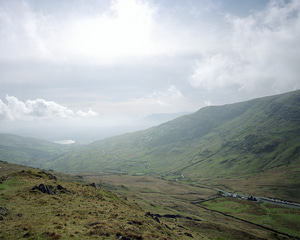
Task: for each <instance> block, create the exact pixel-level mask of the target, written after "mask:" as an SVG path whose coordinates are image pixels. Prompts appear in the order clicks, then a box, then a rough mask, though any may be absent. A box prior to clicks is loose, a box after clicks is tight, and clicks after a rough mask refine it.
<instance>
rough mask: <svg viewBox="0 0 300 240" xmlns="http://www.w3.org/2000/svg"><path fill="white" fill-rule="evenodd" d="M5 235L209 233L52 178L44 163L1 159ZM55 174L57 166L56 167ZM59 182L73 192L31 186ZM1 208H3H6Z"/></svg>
mask: <svg viewBox="0 0 300 240" xmlns="http://www.w3.org/2000/svg"><path fill="white" fill-rule="evenodd" d="M0 167H1V168H0V179H1V182H0V207H1V208H2V210H3V208H5V209H8V210H9V214H6V213H5V212H4V213H3V211H2V212H1V211H0V217H2V220H1V221H0V238H1V239H21V238H28V239H70V238H72V239H119V237H121V236H123V237H127V238H130V239H191V238H192V237H191V236H193V237H195V238H196V239H206V238H205V237H203V236H201V235H200V234H198V233H194V232H191V231H189V230H187V229H182V228H180V227H179V226H177V224H176V223H172V222H165V221H164V220H163V219H161V220H160V222H157V221H155V220H154V219H152V218H151V217H150V216H146V215H145V212H144V211H143V210H142V209H141V208H140V207H139V206H138V205H137V204H133V203H130V202H128V201H127V200H126V198H122V197H118V196H117V195H115V194H114V193H112V192H110V191H107V190H103V189H102V190H101V189H95V188H94V187H91V186H89V185H86V184H82V183H76V182H68V181H63V182H62V181H60V180H53V179H49V178H48V177H47V175H46V174H44V173H43V172H42V171H41V170H38V169H28V168H27V169H26V168H24V167H23V170H22V171H20V170H21V169H22V166H18V165H12V164H7V163H5V162H0ZM52 174H53V172H52ZM41 183H44V184H47V185H49V184H51V185H52V186H56V185H58V184H60V185H62V186H63V187H65V188H67V189H68V190H69V191H71V192H72V193H63V192H57V194H56V195H48V194H44V193H42V192H40V191H38V190H31V188H32V186H34V185H39V184H41ZM0 210H1V209H0Z"/></svg>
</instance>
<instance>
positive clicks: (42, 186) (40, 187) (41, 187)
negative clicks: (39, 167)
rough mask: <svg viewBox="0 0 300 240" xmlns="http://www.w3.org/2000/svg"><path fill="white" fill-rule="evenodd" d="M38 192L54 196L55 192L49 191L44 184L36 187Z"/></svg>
mask: <svg viewBox="0 0 300 240" xmlns="http://www.w3.org/2000/svg"><path fill="white" fill-rule="evenodd" d="M38 190H40V191H41V192H42V193H47V194H49V195H54V194H55V192H54V191H52V190H51V188H49V187H48V186H47V185H45V184H40V185H39V187H38Z"/></svg>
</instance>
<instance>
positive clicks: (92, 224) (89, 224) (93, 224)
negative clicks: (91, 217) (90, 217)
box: [88, 222, 99, 227]
mask: <svg viewBox="0 0 300 240" xmlns="http://www.w3.org/2000/svg"><path fill="white" fill-rule="evenodd" d="M98 224H99V222H95V223H88V226H90V227H92V226H95V225H98Z"/></svg>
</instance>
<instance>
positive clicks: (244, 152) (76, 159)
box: [41, 90, 300, 199]
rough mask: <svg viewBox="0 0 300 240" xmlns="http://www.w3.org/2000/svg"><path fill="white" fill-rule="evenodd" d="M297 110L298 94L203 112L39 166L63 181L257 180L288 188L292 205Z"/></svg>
mask: <svg viewBox="0 0 300 240" xmlns="http://www.w3.org/2000/svg"><path fill="white" fill-rule="evenodd" d="M299 102H300V90H297V91H293V92H289V93H284V94H280V95H275V96H268V97H263V98H258V99H253V100H249V101H245V102H240V103H234V104H226V105H223V106H209V107H204V108H202V109H200V110H198V111H197V112H195V113H193V114H188V115H185V116H181V117H179V118H176V119H174V120H171V121H168V122H166V123H163V124H160V125H159V126H155V127H151V128H149V129H146V130H140V131H137V132H133V133H127V134H123V135H120V136H115V137H110V138H107V139H104V140H100V141H95V142H93V143H91V144H88V145H86V146H81V147H76V148H72V149H70V150H66V151H65V152H61V153H60V154H58V155H56V156H55V157H54V158H51V160H49V161H44V162H42V163H41V166H42V167H43V168H50V169H54V170H57V171H61V172H66V173H78V172H110V173H116V174H131V175H153V176H156V177H160V178H165V179H168V180H174V181H175V180H176V181H177V180H180V181H187V180H188V179H189V180H191V181H194V182H201V181H208V180H209V179H210V180H213V181H211V182H214V181H215V180H216V182H219V180H218V179H223V180H222V181H223V182H226V180H224V179H227V178H237V177H242V178H243V179H250V178H252V177H253V176H254V177H256V178H258V179H260V180H259V181H260V183H259V184H262V182H263V179H264V178H265V179H266V180H267V181H271V183H270V187H269V189H271V188H272V186H274V185H276V184H279V185H282V184H284V186H285V187H286V186H288V189H289V190H288V191H289V193H287V192H286V191H285V192H282V193H280V195H281V196H285V197H291V196H292V198H293V199H295V197H297V196H298V195H299V194H297V193H296V190H297V188H296V185H297V184H299V183H300V177H299V173H300V164H299V163H300V121H299V119H300V104H299ZM279 170H280V171H279ZM182 176H185V178H183V177H182ZM272 178H274V180H272ZM248 182H249V180H248ZM291 183H292V184H291ZM245 184H246V183H245ZM293 184H294V185H293ZM291 185H293V187H292V188H290V186H291ZM263 188H264V187H262V189H263ZM282 188H284V187H282Z"/></svg>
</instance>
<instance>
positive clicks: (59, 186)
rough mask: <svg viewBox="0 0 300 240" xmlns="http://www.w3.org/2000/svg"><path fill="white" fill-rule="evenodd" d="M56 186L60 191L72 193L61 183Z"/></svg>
mask: <svg viewBox="0 0 300 240" xmlns="http://www.w3.org/2000/svg"><path fill="white" fill-rule="evenodd" d="M56 188H57V189H58V190H59V191H61V192H65V193H71V192H70V191H69V190H68V189H66V188H64V187H63V186H61V185H57V187H56Z"/></svg>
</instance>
